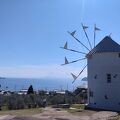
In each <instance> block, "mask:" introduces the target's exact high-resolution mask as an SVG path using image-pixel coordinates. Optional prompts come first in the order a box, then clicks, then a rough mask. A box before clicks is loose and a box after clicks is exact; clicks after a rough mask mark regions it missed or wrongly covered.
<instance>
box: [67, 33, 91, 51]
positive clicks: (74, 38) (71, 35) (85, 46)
mask: <svg viewBox="0 0 120 120" xmlns="http://www.w3.org/2000/svg"><path fill="white" fill-rule="evenodd" d="M68 33H69V34H70V35H71V33H70V32H69V31H68ZM71 36H72V37H73V38H74V39H75V40H76V41H77V42H79V43H80V44H81V45H82V46H83V47H85V48H86V49H87V50H88V51H90V49H89V48H88V47H86V46H85V45H84V44H83V43H82V42H81V41H80V40H79V39H77V38H76V37H75V36H73V35H71Z"/></svg>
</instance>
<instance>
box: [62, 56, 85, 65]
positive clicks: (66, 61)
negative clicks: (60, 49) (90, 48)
mask: <svg viewBox="0 0 120 120" xmlns="http://www.w3.org/2000/svg"><path fill="white" fill-rule="evenodd" d="M84 59H86V58H81V59H78V60H74V61H71V62H68V60H67V58H66V57H65V63H64V64H61V65H67V64H71V63H75V62H78V61H81V60H84Z"/></svg>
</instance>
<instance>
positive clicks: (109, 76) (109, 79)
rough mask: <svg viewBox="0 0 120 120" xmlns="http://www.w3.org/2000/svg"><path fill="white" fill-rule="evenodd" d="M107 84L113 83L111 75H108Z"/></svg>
mask: <svg viewBox="0 0 120 120" xmlns="http://www.w3.org/2000/svg"><path fill="white" fill-rule="evenodd" d="M107 83H111V74H107Z"/></svg>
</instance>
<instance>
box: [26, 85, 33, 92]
mask: <svg viewBox="0 0 120 120" xmlns="http://www.w3.org/2000/svg"><path fill="white" fill-rule="evenodd" d="M27 94H34V90H33V86H32V85H30V87H29V88H28V91H27Z"/></svg>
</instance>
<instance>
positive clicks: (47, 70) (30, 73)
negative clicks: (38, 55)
mask: <svg viewBox="0 0 120 120" xmlns="http://www.w3.org/2000/svg"><path fill="white" fill-rule="evenodd" d="M81 69H82V68H76V67H70V66H64V67H63V66H60V65H56V64H53V65H40V66H37V65H24V66H16V67H14V66H13V67H0V76H5V77H24V78H27V77H29V78H44V77H51V78H69V79H71V75H70V73H71V72H72V73H74V74H76V75H77V74H78V73H79V72H80V70H81ZM85 76H86V70H85V71H84V72H83V73H82V75H81V77H85Z"/></svg>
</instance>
